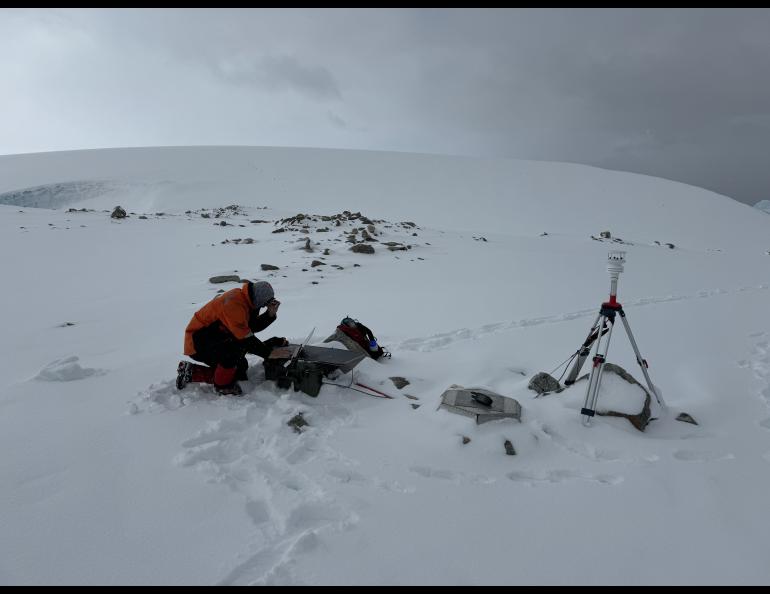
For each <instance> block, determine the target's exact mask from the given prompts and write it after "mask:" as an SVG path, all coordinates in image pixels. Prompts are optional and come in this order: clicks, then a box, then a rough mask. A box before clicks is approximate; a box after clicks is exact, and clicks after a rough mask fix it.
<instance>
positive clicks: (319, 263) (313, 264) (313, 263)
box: [310, 260, 326, 268]
mask: <svg viewBox="0 0 770 594" xmlns="http://www.w3.org/2000/svg"><path fill="white" fill-rule="evenodd" d="M316 266H326V262H321V260H313V261H312V262H311V263H310V268H315V267H316Z"/></svg>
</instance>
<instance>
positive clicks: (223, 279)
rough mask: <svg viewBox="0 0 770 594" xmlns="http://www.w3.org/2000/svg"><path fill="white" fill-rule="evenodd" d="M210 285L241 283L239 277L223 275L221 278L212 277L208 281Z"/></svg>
mask: <svg viewBox="0 0 770 594" xmlns="http://www.w3.org/2000/svg"><path fill="white" fill-rule="evenodd" d="M209 282H210V283H213V284H218V283H239V282H241V277H240V276H238V275H237V274H225V275H222V276H212V277H211V278H210V279H209Z"/></svg>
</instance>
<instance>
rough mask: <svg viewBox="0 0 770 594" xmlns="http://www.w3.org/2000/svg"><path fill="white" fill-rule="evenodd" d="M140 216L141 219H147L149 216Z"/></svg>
mask: <svg viewBox="0 0 770 594" xmlns="http://www.w3.org/2000/svg"><path fill="white" fill-rule="evenodd" d="M139 218H140V219H143V220H144V219H147V217H146V216H144V215H140V216H139Z"/></svg>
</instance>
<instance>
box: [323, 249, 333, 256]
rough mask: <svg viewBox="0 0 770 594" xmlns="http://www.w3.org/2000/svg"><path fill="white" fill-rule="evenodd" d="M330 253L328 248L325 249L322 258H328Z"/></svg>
mask: <svg viewBox="0 0 770 594" xmlns="http://www.w3.org/2000/svg"><path fill="white" fill-rule="evenodd" d="M330 253H331V252H330V251H329V248H326V249H325V250H324V256H328V255H329V254H330Z"/></svg>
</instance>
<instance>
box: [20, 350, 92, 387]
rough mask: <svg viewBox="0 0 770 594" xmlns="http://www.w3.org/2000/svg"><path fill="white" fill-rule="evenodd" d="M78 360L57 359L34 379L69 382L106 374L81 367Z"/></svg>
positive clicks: (73, 358)
mask: <svg viewBox="0 0 770 594" xmlns="http://www.w3.org/2000/svg"><path fill="white" fill-rule="evenodd" d="M79 360H80V358H79V357H77V356H74V355H73V356H72V357H66V358H64V359H57V360H56V361H53V362H51V363H49V364H48V365H46V366H45V367H43V369H42V370H41V371H40V373H38V374H37V375H36V376H35V379H37V380H43V381H47V382H71V381H75V380H81V379H85V378H87V377H90V376H92V375H104V374H105V373H107V372H106V371H104V370H103V369H92V368H89V367H81V366H80V365H79V364H78V361H79Z"/></svg>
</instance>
